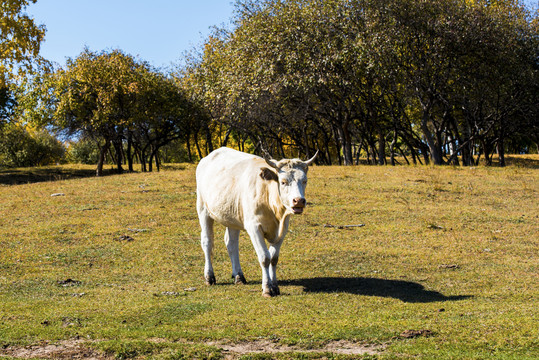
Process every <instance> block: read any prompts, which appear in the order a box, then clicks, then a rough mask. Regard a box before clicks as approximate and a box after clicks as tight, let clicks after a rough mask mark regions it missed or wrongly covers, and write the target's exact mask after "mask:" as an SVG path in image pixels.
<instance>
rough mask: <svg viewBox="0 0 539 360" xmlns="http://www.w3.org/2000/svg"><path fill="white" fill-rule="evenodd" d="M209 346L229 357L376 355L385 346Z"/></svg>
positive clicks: (266, 342)
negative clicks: (260, 354)
mask: <svg viewBox="0 0 539 360" xmlns="http://www.w3.org/2000/svg"><path fill="white" fill-rule="evenodd" d="M207 345H210V346H215V347H218V348H221V349H223V350H224V351H225V352H227V353H228V354H229V355H232V357H233V356H234V355H245V354H256V353H288V352H303V353H324V352H329V353H333V354H342V355H376V354H380V352H381V351H382V350H383V349H384V346H383V345H366V344H358V343H353V342H350V341H345V340H340V341H332V342H329V343H327V344H326V345H325V346H323V347H320V348H316V349H303V348H301V347H298V346H290V345H284V344H280V343H277V342H272V341H270V340H257V341H249V342H240V343H222V342H210V343H207Z"/></svg>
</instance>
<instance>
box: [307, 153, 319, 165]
mask: <svg viewBox="0 0 539 360" xmlns="http://www.w3.org/2000/svg"><path fill="white" fill-rule="evenodd" d="M318 151H319V150H316V153H315V154H314V156H313V157H312V158H310V159H309V160H307V161H305V164H306V165H307V166H309V165H311V164H312V163H313V161H314V159H316V157H317V156H318Z"/></svg>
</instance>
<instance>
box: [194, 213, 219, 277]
mask: <svg viewBox="0 0 539 360" xmlns="http://www.w3.org/2000/svg"><path fill="white" fill-rule="evenodd" d="M198 219H199V221H200V228H201V232H200V244H201V245H202V250H203V251H204V258H205V263H204V278H205V279H206V284H207V285H214V284H215V274H214V273H213V265H212V257H213V223H214V220H213V219H212V218H211V217H210V216H209V214H208V212H207V211H206V209H205V208H203V207H202V206H199V207H198Z"/></svg>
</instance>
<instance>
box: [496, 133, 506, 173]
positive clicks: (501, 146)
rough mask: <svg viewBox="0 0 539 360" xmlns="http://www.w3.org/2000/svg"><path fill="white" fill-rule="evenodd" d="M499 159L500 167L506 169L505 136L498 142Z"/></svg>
mask: <svg viewBox="0 0 539 360" xmlns="http://www.w3.org/2000/svg"><path fill="white" fill-rule="evenodd" d="M497 146H498V158H499V159H500V166H501V167H505V165H506V164H505V146H504V142H503V134H502V135H501V136H500V139H499V140H498V145H497Z"/></svg>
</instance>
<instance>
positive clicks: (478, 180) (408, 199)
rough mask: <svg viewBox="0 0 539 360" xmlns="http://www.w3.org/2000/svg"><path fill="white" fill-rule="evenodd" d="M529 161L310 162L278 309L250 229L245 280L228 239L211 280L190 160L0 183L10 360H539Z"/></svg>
mask: <svg viewBox="0 0 539 360" xmlns="http://www.w3.org/2000/svg"><path fill="white" fill-rule="evenodd" d="M519 160H520V162H519V164H520V165H518V164H517V165H511V166H509V167H507V168H498V167H492V168H486V167H475V168H461V167H429V166H418V167H412V166H397V167H389V166H384V167H377V166H357V167H348V168H344V167H321V166H320V167H317V166H315V167H313V168H312V169H311V171H310V172H309V186H308V188H307V200H308V207H307V209H306V211H305V213H304V214H303V215H301V216H295V217H294V218H293V219H292V221H291V225H290V230H291V231H290V232H289V234H288V235H287V237H286V239H285V242H284V245H283V248H282V251H281V256H280V262H279V268H278V276H279V279H280V280H281V282H280V288H281V293H282V295H281V296H279V297H276V298H271V299H266V298H263V297H262V296H261V290H260V281H261V271H260V267H259V265H258V263H257V260H256V255H255V252H254V249H253V248H252V245H251V243H250V240H249V239H248V237H247V236H246V234H244V233H242V235H241V240H240V244H241V245H240V246H241V247H240V256H241V259H242V267H243V270H244V272H245V275H246V278H247V281H248V282H249V284H248V285H244V286H241V285H240V286H235V285H233V283H232V279H231V278H230V274H231V270H230V263H229V259H228V255H227V251H226V247H225V245H224V243H223V241H222V240H221V239H222V237H223V234H224V232H223V228H222V227H219V226H218V227H216V237H217V240H218V241H217V244H216V249H215V262H214V267H215V272H216V277H217V282H218V284H217V285H216V286H213V287H206V286H205V285H204V279H203V265H204V262H203V255H202V250H201V248H200V245H199V226H198V220H197V216H196V211H195V208H194V207H195V199H196V194H195V180H194V170H195V167H194V165H182V166H175V167H174V168H169V169H166V170H165V171H161V172H160V173H135V174H125V175H110V176H105V177H102V178H94V177H89V175H91V173H92V169H91V168H82V167H77V168H75V167H60V168H47V169H24V170H23V169H19V170H11V171H10V172H8V171H0V358H2V357H6V358H36V359H37V358H65V359H67V358H93V359H109V358H117V359H133V358H139V359H191V358H199V359H236V358H242V359H272V358H277V359H289V358H291V359H317V358H328V359H332V358H339V359H352V358H353V359H357V358H362V359H410V358H414V359H416V358H419V359H519V360H520V359H537V358H539V341H538V339H539V330H538V329H539V327H538V326H537V324H539V277H538V272H539V271H538V270H539V269H538V265H539V255H538V254H539V225H538V224H539V201H538V200H539V171H538V170H537V166H536V164H537V163H538V162H539V157H537V156H535V157H531V158H528V160H527V161H524V159H522V158H520V159H519ZM42 180H47V181H44V182H41V181H42ZM51 180H52V181H51ZM53 194H55V195H56V196H51V195H53ZM358 224H365V226H364V227H352V228H346V227H345V228H339V227H342V225H358ZM328 225H331V226H328Z"/></svg>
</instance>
